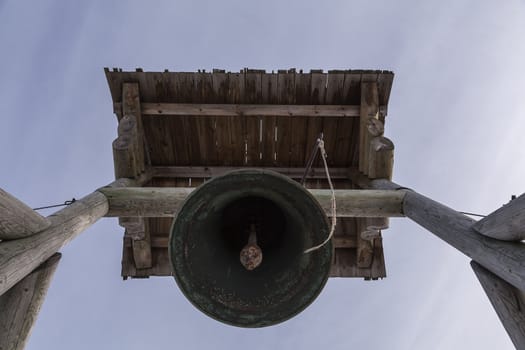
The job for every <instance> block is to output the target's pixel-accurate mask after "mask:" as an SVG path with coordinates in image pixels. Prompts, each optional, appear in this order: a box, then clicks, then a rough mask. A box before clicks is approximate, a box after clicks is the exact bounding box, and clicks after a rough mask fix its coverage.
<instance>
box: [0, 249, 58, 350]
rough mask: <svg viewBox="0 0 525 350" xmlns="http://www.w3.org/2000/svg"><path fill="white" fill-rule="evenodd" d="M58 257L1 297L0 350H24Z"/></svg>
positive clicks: (37, 269) (41, 266)
mask: <svg viewBox="0 0 525 350" xmlns="http://www.w3.org/2000/svg"><path fill="white" fill-rule="evenodd" d="M60 257H61V254H60V253H55V254H54V255H53V256H51V257H50V258H49V259H47V260H46V261H45V262H44V263H43V264H41V265H40V266H39V267H37V268H36V269H35V270H34V271H33V272H31V273H30V274H29V275H27V276H26V277H24V278H23V279H22V280H21V281H20V282H18V283H17V284H15V285H14V286H13V287H12V288H11V289H9V291H7V292H6V293H5V294H3V295H2V296H0V310H1V312H0V349H1V350H23V349H24V347H25V345H26V343H27V340H28V339H29V336H30V334H31V330H32V328H33V325H34V324H35V321H36V318H37V316H38V313H39V311H40V308H41V307H42V304H43V303H44V299H45V296H46V293H47V289H48V288H49V284H50V283H51V279H52V277H53V274H54V272H55V270H56V268H57V266H58V262H59V260H60Z"/></svg>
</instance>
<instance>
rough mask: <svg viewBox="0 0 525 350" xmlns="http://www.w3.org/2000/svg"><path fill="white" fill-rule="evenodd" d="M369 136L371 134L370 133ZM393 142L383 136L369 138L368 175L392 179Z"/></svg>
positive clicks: (375, 177)
mask: <svg viewBox="0 0 525 350" xmlns="http://www.w3.org/2000/svg"><path fill="white" fill-rule="evenodd" d="M370 136H371V135H370ZM393 169H394V143H393V142H392V141H390V140H389V139H388V138H386V137H384V136H376V137H372V138H370V141H369V146H368V171H367V172H366V174H368V177H369V178H371V179H378V178H381V179H388V180H390V179H392V172H393Z"/></svg>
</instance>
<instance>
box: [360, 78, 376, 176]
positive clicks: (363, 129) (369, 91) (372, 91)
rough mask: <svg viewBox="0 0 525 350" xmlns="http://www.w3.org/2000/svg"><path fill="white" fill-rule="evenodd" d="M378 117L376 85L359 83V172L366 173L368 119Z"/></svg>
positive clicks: (368, 138)
mask: <svg viewBox="0 0 525 350" xmlns="http://www.w3.org/2000/svg"><path fill="white" fill-rule="evenodd" d="M378 116H379V96H378V90H377V83H376V82H374V81H370V82H367V81H364V82H361V106H360V116H359V125H360V128H359V171H362V172H363V173H365V174H366V173H367V172H368V156H369V151H368V149H369V146H370V134H369V132H368V124H369V119H370V118H373V119H377V118H378Z"/></svg>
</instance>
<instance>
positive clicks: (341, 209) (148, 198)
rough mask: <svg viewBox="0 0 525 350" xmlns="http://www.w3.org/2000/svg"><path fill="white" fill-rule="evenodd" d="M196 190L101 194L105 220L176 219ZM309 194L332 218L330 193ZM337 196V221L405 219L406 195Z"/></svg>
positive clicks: (371, 192) (121, 190) (368, 192)
mask: <svg viewBox="0 0 525 350" xmlns="http://www.w3.org/2000/svg"><path fill="white" fill-rule="evenodd" d="M193 190H194V189H193V188H188V187H175V188H172V187H128V188H102V189H100V190H99V191H100V192H102V193H103V194H104V195H105V196H106V197H107V199H108V202H109V210H108V213H107V214H106V216H110V217H114V216H120V217H121V216H143V217H173V216H175V215H177V213H178V211H179V210H180V208H181V207H182V204H183V202H184V200H185V199H186V197H187V196H188V195H189V194H190V193H191V192H192V191H193ZM309 191H310V193H311V194H312V195H313V196H314V197H315V198H316V199H317V200H318V201H319V203H320V205H321V206H322V207H323V209H324V210H325V211H326V213H327V215H331V198H332V193H331V191H330V190H318V189H310V190H309ZM335 194H336V202H337V216H338V217H392V216H403V210H402V206H403V198H404V196H405V193H404V191H390V190H386V191H384V190H336V191H335Z"/></svg>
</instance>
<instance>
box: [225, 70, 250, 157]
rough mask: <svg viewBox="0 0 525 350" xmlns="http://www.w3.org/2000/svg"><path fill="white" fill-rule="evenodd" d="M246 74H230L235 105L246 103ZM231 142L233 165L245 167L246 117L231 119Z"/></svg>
mask: <svg viewBox="0 0 525 350" xmlns="http://www.w3.org/2000/svg"><path fill="white" fill-rule="evenodd" d="M244 83H245V81H244V73H230V79H229V90H228V95H229V97H230V98H231V102H232V103H235V104H239V103H242V102H243V101H244ZM229 121H230V132H231V135H230V141H231V143H232V144H231V148H232V157H233V164H235V165H244V164H245V161H246V137H247V135H246V130H247V125H246V116H244V115H240V116H235V117H230V118H229Z"/></svg>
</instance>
